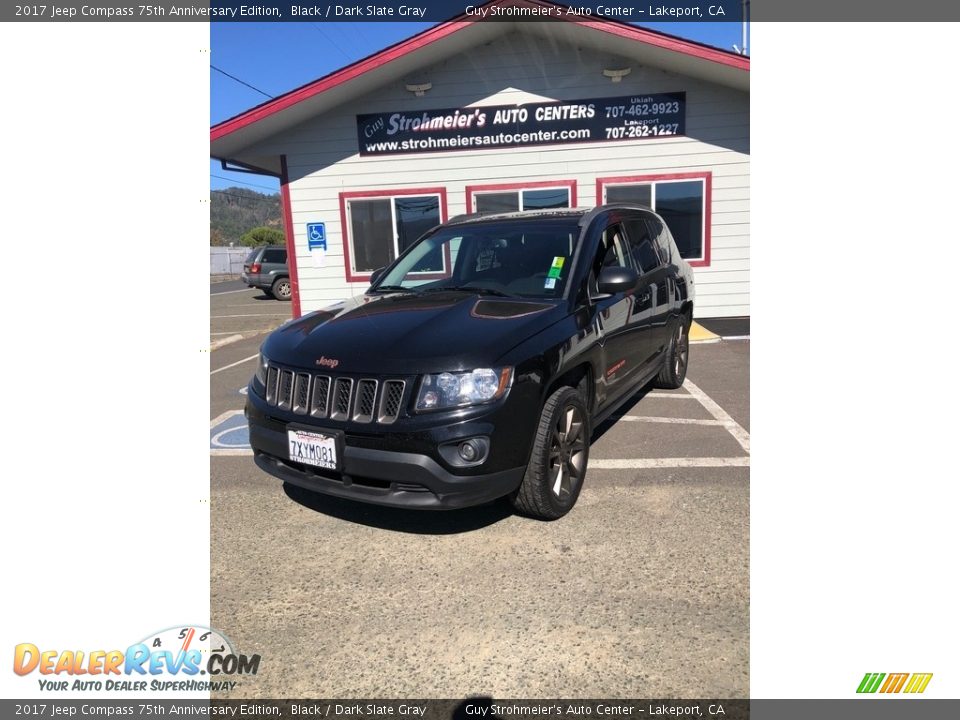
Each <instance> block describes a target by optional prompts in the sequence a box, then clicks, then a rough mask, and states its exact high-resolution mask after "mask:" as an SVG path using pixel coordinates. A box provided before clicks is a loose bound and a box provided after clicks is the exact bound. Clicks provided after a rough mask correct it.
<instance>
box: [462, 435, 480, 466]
mask: <svg viewBox="0 0 960 720" xmlns="http://www.w3.org/2000/svg"><path fill="white" fill-rule="evenodd" d="M457 452H458V453H459V454H460V457H461V458H463V461H464V462H468V463H472V462H473V461H474V460H476V459H477V458H478V457H480V448H479V447H477V443H476V441H474V440H467V441H466V442H462V443H460V446H459V447H458V448H457Z"/></svg>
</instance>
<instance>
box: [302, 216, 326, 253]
mask: <svg viewBox="0 0 960 720" xmlns="http://www.w3.org/2000/svg"><path fill="white" fill-rule="evenodd" d="M307 247H308V249H310V250H311V251H313V250H323V251H324V252H326V250H327V226H326V225H325V224H324V223H322V222H320V223H307Z"/></svg>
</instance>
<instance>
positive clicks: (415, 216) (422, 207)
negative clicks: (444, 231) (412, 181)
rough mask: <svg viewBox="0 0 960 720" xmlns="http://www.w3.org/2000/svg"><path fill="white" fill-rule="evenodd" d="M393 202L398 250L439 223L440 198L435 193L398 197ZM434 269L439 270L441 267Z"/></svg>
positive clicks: (410, 243) (408, 245) (406, 246)
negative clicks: (395, 213) (395, 214)
mask: <svg viewBox="0 0 960 720" xmlns="http://www.w3.org/2000/svg"><path fill="white" fill-rule="evenodd" d="M394 203H395V204H396V211H397V244H398V245H399V246H400V252H403V251H404V250H406V249H407V248H408V247H410V246H411V245H413V243H414V242H415V241H416V240H417V238H419V237H420V236H421V235H423V234H424V233H425V232H427V230H429V229H430V228H433V227H436V226H437V225H439V224H440V198H438V197H437V196H436V195H425V196H423V197H398V198H397V199H396V200H394ZM435 269H437V270H439V269H441V267H437V268H435Z"/></svg>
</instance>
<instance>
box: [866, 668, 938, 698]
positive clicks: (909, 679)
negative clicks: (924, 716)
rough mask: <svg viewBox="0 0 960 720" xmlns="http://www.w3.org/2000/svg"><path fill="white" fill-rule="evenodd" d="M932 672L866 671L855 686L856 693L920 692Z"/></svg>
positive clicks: (928, 680) (927, 683)
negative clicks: (888, 672)
mask: <svg viewBox="0 0 960 720" xmlns="http://www.w3.org/2000/svg"><path fill="white" fill-rule="evenodd" d="M932 677H933V673H890V674H887V673H867V674H866V675H864V676H863V680H861V681H860V685H859V686H858V687H857V692H858V693H876V692H880V693H884V694H891V693H899V692H905V693H922V692H923V691H924V690H926V689H927V685H929V684H930V679H931V678H932Z"/></svg>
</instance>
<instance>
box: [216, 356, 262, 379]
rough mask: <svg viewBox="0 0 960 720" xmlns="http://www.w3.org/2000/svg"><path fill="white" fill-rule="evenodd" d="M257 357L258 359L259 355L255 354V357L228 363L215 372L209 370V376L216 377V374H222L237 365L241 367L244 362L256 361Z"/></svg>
mask: <svg viewBox="0 0 960 720" xmlns="http://www.w3.org/2000/svg"><path fill="white" fill-rule="evenodd" d="M258 357H260V353H257V354H256V355H251V356H250V357H248V358H244V359H243V360H237V361H236V362H235V363H230V364H229V365H224V366H223V367H222V368H217V369H216V370H211V371H210V374H211V375H216V374H217V373H218V372H223V371H224V370H229V369H230V368H232V367H236V366H237V365H243V364H244V363H245V362H250V361H251V360H256V359H257V358H258Z"/></svg>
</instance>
